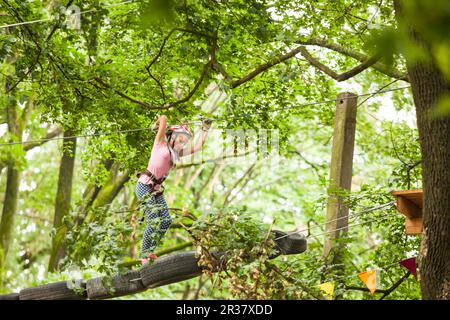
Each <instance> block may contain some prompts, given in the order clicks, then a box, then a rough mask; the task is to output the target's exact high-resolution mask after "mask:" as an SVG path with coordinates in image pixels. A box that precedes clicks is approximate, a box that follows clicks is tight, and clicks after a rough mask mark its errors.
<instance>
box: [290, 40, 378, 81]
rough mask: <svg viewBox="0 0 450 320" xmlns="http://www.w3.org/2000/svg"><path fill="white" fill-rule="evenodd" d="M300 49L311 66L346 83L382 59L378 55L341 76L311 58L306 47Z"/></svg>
mask: <svg viewBox="0 0 450 320" xmlns="http://www.w3.org/2000/svg"><path fill="white" fill-rule="evenodd" d="M299 48H300V53H301V55H302V56H303V57H304V58H305V59H306V61H308V62H309V63H310V64H311V65H313V66H314V67H316V68H317V69H319V70H320V71H322V72H324V73H325V74H327V75H329V76H330V77H332V78H333V79H335V80H337V81H345V80H347V79H349V78H351V77H354V76H356V75H357V74H359V73H361V72H363V71H364V70H366V69H367V68H369V67H371V66H372V65H374V64H375V63H376V62H378V60H380V59H381V55H380V54H376V55H374V56H372V57H370V58H368V59H366V60H365V61H363V62H362V63H361V64H359V65H358V66H356V67H354V68H352V69H351V70H349V71H347V72H343V73H341V74H338V73H336V72H334V71H333V70H331V69H330V68H328V67H327V66H326V65H324V64H323V63H321V62H320V61H319V60H317V59H316V58H314V57H313V56H311V54H310V53H309V51H308V50H307V49H306V48H305V47H304V46H301V47H299Z"/></svg>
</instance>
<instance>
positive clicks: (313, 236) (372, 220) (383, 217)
mask: <svg viewBox="0 0 450 320" xmlns="http://www.w3.org/2000/svg"><path fill="white" fill-rule="evenodd" d="M388 216H392V214H391V213H385V214H383V215H381V216H379V217H377V218H374V219H371V220H367V221H364V222H360V223H351V224H349V225H347V226H344V227H340V228H337V229H334V230H329V231H326V232H322V233H319V234H313V235H309V236H307V237H306V238H317V237H318V236H323V235H325V234H327V233H331V232H335V231H340V230H344V229H347V228H348V227H354V226H359V225H363V224H367V223H371V222H374V221H378V220H382V219H386V218H387V217H388ZM296 233H298V232H296Z"/></svg>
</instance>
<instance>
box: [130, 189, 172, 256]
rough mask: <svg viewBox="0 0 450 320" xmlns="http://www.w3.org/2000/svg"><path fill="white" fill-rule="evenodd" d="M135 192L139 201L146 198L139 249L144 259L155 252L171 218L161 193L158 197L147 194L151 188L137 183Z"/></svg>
mask: <svg viewBox="0 0 450 320" xmlns="http://www.w3.org/2000/svg"><path fill="white" fill-rule="evenodd" d="M135 192H136V196H137V197H138V199H139V200H142V198H146V199H145V200H144V203H143V205H144V212H145V216H146V221H147V227H146V229H145V232H144V239H143V241H142V248H141V258H145V257H146V256H147V255H148V253H150V252H153V250H155V248H156V246H157V245H158V243H159V241H160V240H161V239H162V237H163V236H164V234H165V233H166V232H167V230H168V229H169V226H170V224H171V223H172V217H171V216H170V214H169V207H168V206H167V203H166V199H164V196H163V194H162V193H161V194H158V195H154V194H149V192H151V187H150V186H148V185H146V184H143V183H141V182H138V183H137V185H136V190H135Z"/></svg>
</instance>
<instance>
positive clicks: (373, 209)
mask: <svg viewBox="0 0 450 320" xmlns="http://www.w3.org/2000/svg"><path fill="white" fill-rule="evenodd" d="M394 203H395V201H391V202H388V203H385V204H382V205H379V206H375V207H371V208H368V209H366V210H363V211H360V212H357V213H353V214H350V215H346V216H343V217H340V218H336V219H333V220H330V221H327V222H325V223H324V225H325V226H326V225H327V224H329V223H331V222H334V221H339V220H342V219H345V218H349V219H352V218H356V217H358V216H360V215H362V214H365V213H368V212H372V211H375V210H378V209H382V208H385V207H390V206H392V205H393V204H394ZM321 226H322V225H318V226H313V227H311V228H307V229H302V230H297V231H294V232H291V233H288V234H286V235H283V236H280V237H278V238H275V240H279V239H282V238H285V237H288V236H290V235H292V234H297V233H300V232H305V231H309V230H311V229H314V228H318V227H321ZM333 231H337V230H333Z"/></svg>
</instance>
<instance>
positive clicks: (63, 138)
mask: <svg viewBox="0 0 450 320" xmlns="http://www.w3.org/2000/svg"><path fill="white" fill-rule="evenodd" d="M144 130H152V129H151V128H135V129H128V130H119V131H111V132H105V133H93V134H83V135H79V136H69V137H56V138H48V139H37V140H30V141H21V142H20V141H19V142H7V143H2V144H0V147H1V146H9V145H14V144H26V143H39V142H44V141H51V140H65V139H73V138H87V137H97V136H103V135H113V134H116V133H124V132H135V131H144Z"/></svg>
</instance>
